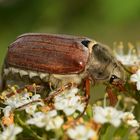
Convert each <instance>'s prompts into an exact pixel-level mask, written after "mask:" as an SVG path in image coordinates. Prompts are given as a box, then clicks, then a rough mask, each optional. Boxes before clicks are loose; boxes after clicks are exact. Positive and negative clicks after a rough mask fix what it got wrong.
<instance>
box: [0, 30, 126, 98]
mask: <svg viewBox="0 0 140 140" xmlns="http://www.w3.org/2000/svg"><path fill="white" fill-rule="evenodd" d="M9 74H12V75H14V78H13V79H15V75H16V74H17V75H20V77H21V79H24V77H29V79H33V78H34V77H37V78H38V79H39V81H41V82H42V83H48V82H50V83H51V84H52V85H53V86H55V87H56V88H60V87H61V86H63V85H68V84H69V83H74V84H76V85H81V84H83V83H84V85H85V89H86V96H87V97H89V82H90V81H91V82H92V83H96V82H100V81H102V82H111V83H112V82H117V81H119V80H120V79H124V70H123V68H122V66H121V64H120V63H119V62H118V61H117V60H116V59H115V58H114V57H113V55H112V52H111V51H110V50H109V48H108V47H107V46H105V45H103V44H101V43H98V42H96V41H94V40H92V39H89V38H87V37H77V36H69V35H56V34H40V33H28V34H23V35H21V36H19V37H18V38H17V39H16V40H15V41H14V42H13V43H12V44H10V46H9V48H8V52H7V55H6V58H5V62H4V66H3V71H2V78H3V88H5V85H7V84H8V83H10V82H9V81H11V79H10V78H9ZM8 78H9V79H8ZM13 79H12V80H13ZM20 81H21V80H20ZM20 81H18V83H17V84H20ZM14 84H15V83H14Z"/></svg>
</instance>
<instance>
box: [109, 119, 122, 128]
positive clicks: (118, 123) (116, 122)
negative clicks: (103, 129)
mask: <svg viewBox="0 0 140 140" xmlns="http://www.w3.org/2000/svg"><path fill="white" fill-rule="evenodd" d="M110 123H111V124H112V125H114V126H115V127H118V126H119V125H120V124H121V120H120V119H113V120H111V121H110Z"/></svg>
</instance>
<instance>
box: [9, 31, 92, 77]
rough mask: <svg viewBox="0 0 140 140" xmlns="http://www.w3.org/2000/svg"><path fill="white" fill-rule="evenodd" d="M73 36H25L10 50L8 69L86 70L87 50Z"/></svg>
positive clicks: (65, 71) (55, 71) (59, 72)
mask: <svg viewBox="0 0 140 140" xmlns="http://www.w3.org/2000/svg"><path fill="white" fill-rule="evenodd" d="M84 39H86V38H79V37H73V36H61V35H49V34H26V35H23V36H20V37H19V38H17V40H16V41H15V42H14V43H12V44H11V45H10V47H9V49H8V54H7V58H6V65H7V67H15V68H20V69H25V70H32V71H39V72H45V73H53V74H71V73H80V72H82V71H83V70H84V68H85V66H86V64H87V61H88V57H89V51H88V48H87V47H85V46H84V45H82V43H81V41H82V40H84Z"/></svg>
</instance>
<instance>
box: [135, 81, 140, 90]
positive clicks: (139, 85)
mask: <svg viewBox="0 0 140 140" xmlns="http://www.w3.org/2000/svg"><path fill="white" fill-rule="evenodd" d="M136 85H137V90H140V82H137V84H136Z"/></svg>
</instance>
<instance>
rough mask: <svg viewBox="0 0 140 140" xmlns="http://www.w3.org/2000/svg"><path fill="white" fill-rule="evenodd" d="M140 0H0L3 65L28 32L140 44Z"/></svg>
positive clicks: (0, 54) (0, 55)
mask: <svg viewBox="0 0 140 140" xmlns="http://www.w3.org/2000/svg"><path fill="white" fill-rule="evenodd" d="M139 25H140V0H133V1H132V0H116V1H115V0H60V1H59V0H0V65H2V62H3V59H4V56H5V53H6V50H7V47H8V45H9V44H10V43H11V42H12V41H14V40H15V38H16V37H17V36H18V35H20V34H23V33H27V32H46V33H56V34H58V33H59V34H71V35H78V36H80V35H82V36H87V37H90V38H93V39H95V40H97V41H100V42H102V43H105V44H107V45H109V46H112V44H113V42H114V41H123V42H128V41H131V42H133V43H136V42H138V41H140V28H139Z"/></svg>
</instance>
